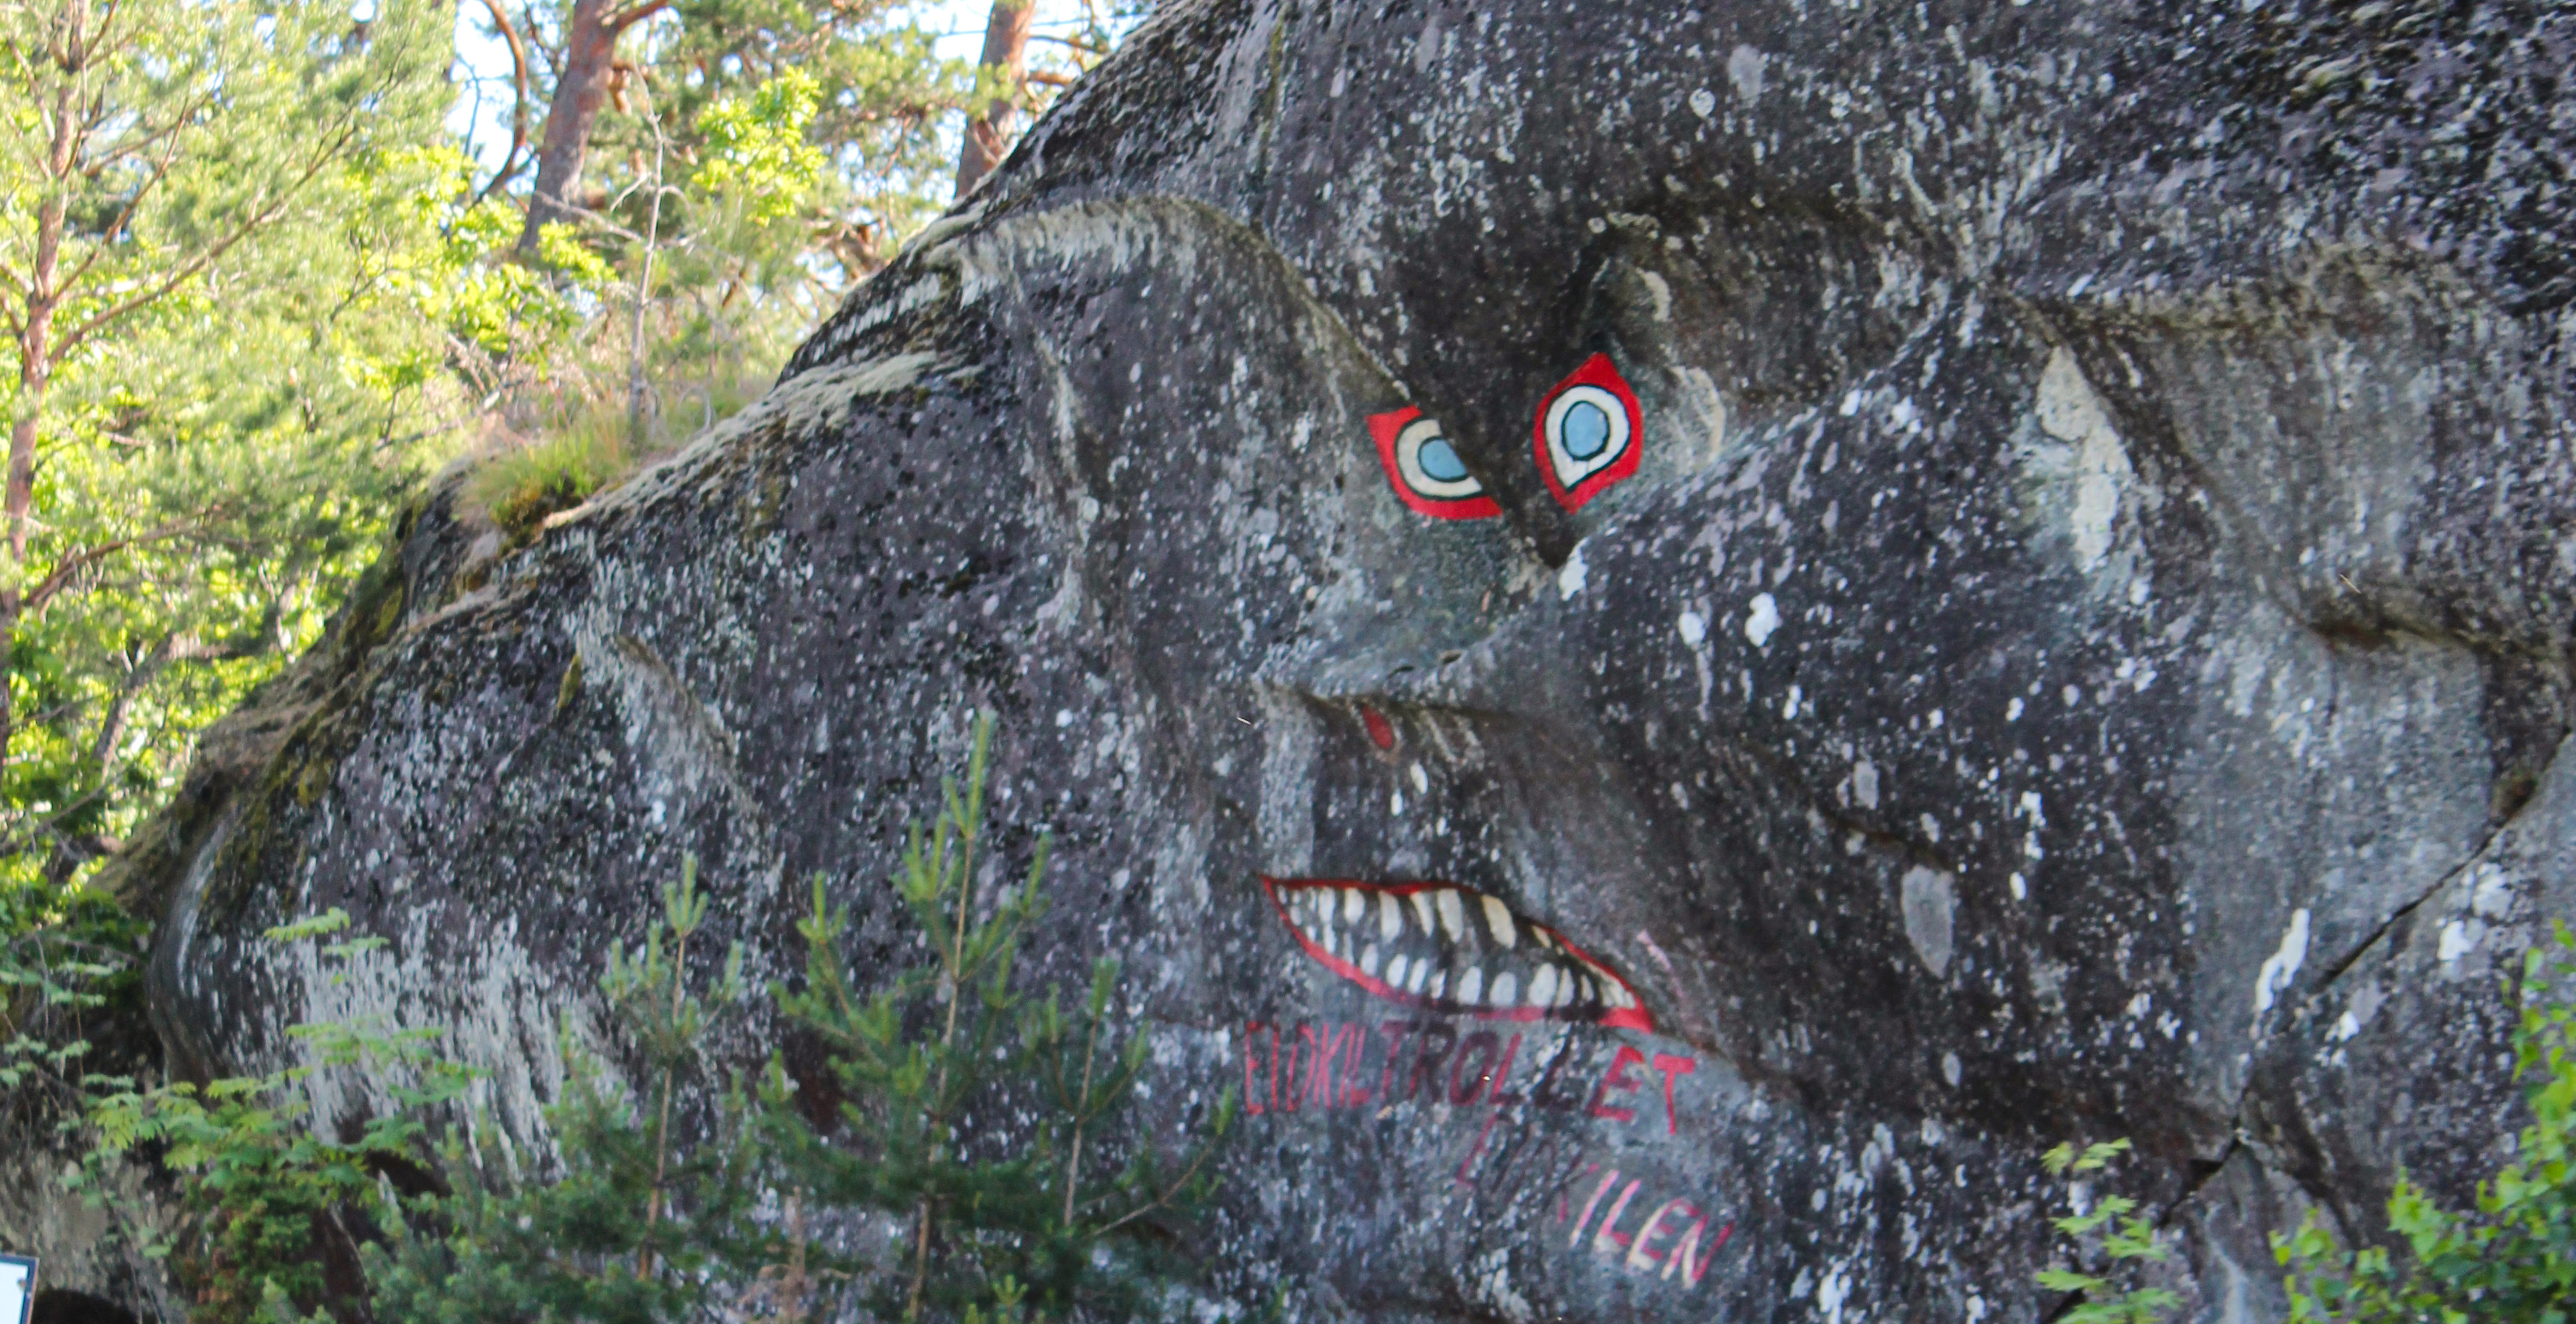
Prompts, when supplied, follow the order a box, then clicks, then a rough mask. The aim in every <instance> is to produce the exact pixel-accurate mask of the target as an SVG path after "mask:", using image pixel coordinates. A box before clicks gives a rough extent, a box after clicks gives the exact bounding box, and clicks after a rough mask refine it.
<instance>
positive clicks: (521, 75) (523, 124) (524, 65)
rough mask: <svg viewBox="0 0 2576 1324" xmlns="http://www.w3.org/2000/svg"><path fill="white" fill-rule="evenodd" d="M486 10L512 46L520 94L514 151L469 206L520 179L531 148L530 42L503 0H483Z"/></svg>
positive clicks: (513, 121) (513, 116)
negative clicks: (522, 155) (521, 34)
mask: <svg viewBox="0 0 2576 1324" xmlns="http://www.w3.org/2000/svg"><path fill="white" fill-rule="evenodd" d="M483 8H484V9H485V10H486V11H487V12H489V13H490V14H491V15H492V27H493V30H494V31H495V32H497V33H498V34H499V35H500V38H501V40H503V41H505V42H507V43H509V46H510V81H511V84H512V85H513V86H514V87H515V88H516V89H517V91H518V100H517V102H516V103H514V104H513V105H512V106H511V108H510V150H509V152H508V153H507V154H506V155H504V156H503V157H502V158H501V168H500V169H499V170H497V171H495V172H493V175H492V182H491V183H488V184H485V185H484V186H483V189H482V191H481V192H479V193H476V194H475V195H474V202H473V203H471V204H468V205H479V204H481V203H482V201H483V200H484V199H485V198H488V197H491V196H492V194H493V191H494V190H496V189H498V188H500V187H501V186H502V185H503V184H506V183H508V182H509V181H510V180H511V178H512V177H513V176H516V175H517V174H518V173H519V170H520V167H521V164H522V163H521V161H520V160H519V154H520V153H521V152H524V151H526V150H527V148H528V47H527V43H525V42H523V41H521V40H519V30H518V29H517V28H516V27H513V26H511V23H510V16H509V14H508V13H506V12H504V11H503V10H502V8H501V0H483Z"/></svg>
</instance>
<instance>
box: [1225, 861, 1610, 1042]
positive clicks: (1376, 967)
mask: <svg viewBox="0 0 2576 1324" xmlns="http://www.w3.org/2000/svg"><path fill="white" fill-rule="evenodd" d="M1261 886H1262V889H1263V890H1264V891H1266V892H1268V893H1269V894H1270V903H1271V904H1272V905H1274V906H1277V907H1278V908H1279V918H1281V919H1282V920H1285V921H1287V924H1288V931H1289V932H1291V933H1293V934H1295V935H1297V942H1298V944H1299V945H1300V946H1302V947H1304V948H1305V949H1306V954H1307V955H1309V956H1312V957H1314V958H1315V959H1316V960H1318V961H1320V962H1322V963H1323V964H1324V965H1325V966H1326V967H1328V968H1330V969H1331V970H1332V971H1333V973H1335V974H1338V975H1340V976H1341V977H1342V978H1344V979H1347V980H1349V981H1351V982H1352V983H1354V984H1357V985H1359V986H1360V987H1362V988H1364V989H1367V990H1368V991H1369V992H1371V993H1374V994H1376V995H1377V996H1379V997H1381V998H1384V999H1386V1000H1387V1001H1389V1002H1399V1003H1403V1004H1405V1005H1407V1006H1414V1007H1425V1008H1429V1009H1430V1010H1433V1011H1445V1012H1456V1013H1460V1014H1463V1015H1470V1016H1481V1017H1485V1018H1487V1019H1489V1020H1505V1021H1538V1020H1556V1021H1580V1022H1585V1023H1588V1024H1595V1025H1603V1026H1608V1027H1610V1028H1612V1029H1625V1030H1646V1031H1652V1030H1653V1029H1654V1028H1655V1018H1654V1016H1653V1015H1652V1014H1651V1013H1649V1012H1648V1011H1647V1010H1646V1008H1645V1004H1643V1003H1641V1002H1639V1001H1638V1000H1637V994H1636V991H1635V990H1633V989H1631V988H1629V987H1628V982H1627V981H1626V980H1624V979H1621V978H1620V977H1619V976H1617V975H1615V974H1612V973H1611V972H1610V967H1608V966H1606V965H1603V964H1602V963H1601V962H1599V961H1597V960H1594V959H1593V958H1592V957H1591V956H1590V955H1589V954H1588V953H1586V952H1585V951H1584V950H1583V949H1582V948H1579V947H1577V946H1575V945H1574V944H1573V943H1570V942H1567V941H1566V940H1565V936H1564V935H1563V934H1560V933H1558V932H1557V931H1556V930H1554V929H1551V928H1549V927H1548V926H1546V925H1544V924H1541V923H1539V922H1538V921H1536V920H1532V919H1528V918H1526V917H1524V916H1521V915H1517V914H1514V913H1513V912H1512V910H1511V908H1510V907H1508V906H1506V905H1504V904H1503V903H1502V902H1501V901H1500V900H1497V899H1496V898H1494V897H1490V896H1487V895H1485V894H1484V893H1482V892H1479V891H1477V890H1476V889H1474V888H1472V887H1466V886H1462V885H1460V884H1458V883H1443V882H1417V883H1357V882H1348V881H1344V880H1341V879H1329V878H1270V877H1266V876H1265V877H1264V878H1262V880H1261Z"/></svg>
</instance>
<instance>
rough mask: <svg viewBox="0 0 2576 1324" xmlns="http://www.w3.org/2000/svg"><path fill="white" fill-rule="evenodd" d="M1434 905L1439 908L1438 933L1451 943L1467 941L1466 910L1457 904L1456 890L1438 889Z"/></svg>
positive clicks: (1449, 888)
mask: <svg viewBox="0 0 2576 1324" xmlns="http://www.w3.org/2000/svg"><path fill="white" fill-rule="evenodd" d="M1436 904H1438V906H1439V907H1440V931H1441V932H1442V933H1443V934H1446V935H1448V938H1449V941H1451V942H1453V943H1462V942H1465V941H1467V909H1466V907H1464V906H1462V905H1460V904H1458V889H1456V888H1454V887H1444V888H1442V889H1440V899H1439V901H1438V902H1437V903H1436Z"/></svg>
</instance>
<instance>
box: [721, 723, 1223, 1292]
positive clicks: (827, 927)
mask: <svg viewBox="0 0 2576 1324" xmlns="http://www.w3.org/2000/svg"><path fill="white" fill-rule="evenodd" d="M991 740H992V719H991V718H990V717H989V716H986V717H981V718H979V719H978V720H977V722H976V725H975V732H974V745H973V752H972V754H971V756H970V758H969V761H968V764H967V771H966V779H965V783H964V785H963V786H962V787H961V786H960V785H959V784H958V783H957V781H956V779H954V778H949V779H944V780H943V782H942V784H941V790H942V808H941V812H940V814H939V816H938V818H937V819H936V820H935V822H934V823H933V824H932V826H931V828H930V830H929V831H928V832H927V833H924V832H923V831H922V830H921V827H920V825H919V824H918V823H917V822H916V823H915V824H914V825H913V828H912V830H911V834H910V837H909V840H908V841H907V843H906V846H905V850H904V855H903V862H902V870H901V872H900V873H899V874H898V875H897V877H896V880H895V881H896V885H897V889H898V891H899V892H900V894H901V896H902V898H903V900H904V903H905V905H906V906H907V908H908V909H909V910H910V911H911V913H912V915H913V917H914V919H915V920H916V922H918V923H919V924H920V926H921V930H922V935H923V939H924V942H925V944H926V945H927V946H928V947H929V948H930V950H931V951H932V952H933V953H934V954H935V960H934V961H933V962H932V963H931V964H928V965H924V966H921V967H919V968H916V969H913V970H909V971H905V972H903V973H900V974H898V975H896V976H894V978H893V979H892V980H891V981H890V982H889V984H888V985H887V986H886V987H884V988H882V989H880V990H879V991H877V992H875V993H873V994H862V993H861V992H860V991H859V989H858V988H857V987H856V986H855V985H854V983H853V981H852V978H851V975H850V971H849V969H848V967H847V966H846V965H845V963H844V962H843V959H842V956H841V951H840V942H841V938H842V936H843V934H844V933H845V932H846V931H847V928H848V924H849V916H848V912H847V911H846V910H843V909H840V908H836V907H833V906H831V905H829V904H828V903H827V902H826V901H825V899H824V895H823V881H822V879H820V878H819V877H818V878H817V879H816V880H815V882H814V894H813V903H812V911H811V913H810V914H809V915H808V917H807V918H806V919H805V920H804V921H803V922H802V923H800V924H799V925H798V926H797V928H798V932H799V933H800V934H802V935H803V936H804V938H805V942H806V968H805V984H804V987H803V988H801V989H797V990H792V991H791V990H787V989H783V988H782V989H780V990H779V991H778V999H779V1006H780V1008H781V1010H782V1011H784V1012H785V1013H786V1015H787V1016H788V1017H789V1018H791V1019H792V1020H794V1021H796V1022H798V1023H799V1024H802V1025H804V1026H806V1027H807V1028H809V1029H810V1030H811V1031H813V1032H814V1033H815V1034H816V1035H817V1036H818V1037H819V1038H820V1039H821V1041H822V1042H823V1044H824V1046H825V1049H826V1051H827V1053H828V1055H829V1057H830V1064H831V1070H832V1071H833V1073H834V1076H835V1077H836V1080H837V1083H838V1085H839V1086H840V1088H841V1090H842V1092H843V1094H844V1096H845V1097H844V1098H843V1100H842V1103H841V1106H840V1109H839V1113H840V1116H839V1121H840V1122H841V1123H843V1124H845V1126H846V1134H845V1135H844V1136H841V1137H838V1138H835V1137H832V1136H826V1135H823V1134H820V1133H817V1132H816V1131H814V1130H813V1129H812V1128H811V1127H810V1126H809V1125H807V1124H806V1123H805V1121H804V1119H803V1115H802V1114H801V1113H798V1112H796V1111H795V1110H794V1109H793V1108H792V1107H790V1106H789V1101H788V1100H787V1098H786V1097H785V1096H786V1090H785V1088H784V1085H783V1076H782V1075H781V1073H780V1072H779V1071H778V1070H777V1069H776V1068H775V1067H773V1069H772V1078H773V1081H774V1082H777V1083H776V1084H774V1086H773V1090H772V1106H773V1115H774V1116H775V1117H776V1118H777V1119H778V1120H779V1129H780V1130H781V1131H782V1132H783V1133H785V1134H786V1135H787V1136H788V1137H789V1138H788V1139H787V1140H786V1141H784V1142H783V1143H782V1146H781V1152H782V1154H786V1155H790V1156H789V1157H785V1158H783V1159H782V1163H783V1165H784V1166H785V1167H786V1168H787V1169H789V1170H791V1171H795V1172H799V1173H801V1174H803V1182H804V1184H805V1186H806V1188H807V1189H810V1190H811V1192H812V1193H813V1195H814V1197H815V1198H816V1199H817V1200H819V1201H821V1202H823V1203H827V1204H842V1205H855V1206H861V1207H866V1208H871V1209H875V1210H878V1211H880V1212H882V1213H885V1214H889V1215H893V1216H895V1217H896V1218H897V1219H899V1220H904V1221H905V1223H906V1227H905V1232H904V1235H903V1236H902V1238H901V1241H900V1243H899V1246H900V1253H899V1255H898V1256H897V1257H896V1258H895V1260H894V1261H893V1262H891V1263H878V1264H875V1265H863V1264H853V1265H851V1266H850V1268H849V1270H848V1272H850V1273H852V1274H853V1276H865V1277H867V1278H869V1279H870V1280H871V1281H872V1282H873V1285H874V1288H875V1292H874V1295H875V1301H874V1305H875V1307H876V1309H878V1310H879V1311H880V1312H881V1313H883V1314H885V1315H889V1316H893V1317H898V1318H902V1319H905V1320H918V1319H932V1318H937V1319H962V1320H967V1321H984V1320H1004V1319H1010V1320H1020V1319H1044V1318H1062V1317H1065V1316H1066V1315H1068V1314H1070V1313H1071V1312H1072V1311H1073V1310H1074V1309H1075V1308H1076V1307H1077V1306H1083V1307H1090V1308H1092V1309H1095V1310H1102V1309H1105V1310H1110V1311H1112V1312H1113V1313H1117V1314H1120V1315H1123V1316H1126V1317H1134V1316H1135V1315H1137V1314H1139V1313H1143V1311H1142V1310H1141V1309H1140V1308H1139V1307H1140V1306H1142V1305H1143V1304H1145V1303H1146V1302H1147V1299H1148V1297H1149V1296H1150V1295H1151V1289H1152V1287H1153V1285H1154V1284H1156V1283H1158V1282H1163V1281H1168V1274H1169V1271H1170V1270H1171V1268H1172V1266H1171V1265H1170V1264H1168V1263H1165V1262H1163V1261H1161V1260H1158V1259H1155V1258H1153V1257H1152V1256H1150V1255H1149V1254H1147V1253H1146V1249H1145V1247H1146V1244H1147V1243H1146V1239H1145V1238H1143V1237H1141V1236H1140V1235H1139V1234H1140V1233H1141V1232H1143V1231H1144V1224H1143V1222H1142V1220H1144V1219H1145V1218H1146V1216H1147V1215H1149V1214H1151V1213H1153V1212H1155V1211H1157V1210H1180V1209H1184V1208H1186V1207H1188V1206H1189V1205H1191V1204H1193V1203H1195V1202H1196V1201H1198V1200H1200V1199H1203V1198H1204V1197H1205V1195H1206V1193H1207V1191H1208V1189H1209V1185H1210V1183H1209V1182H1208V1180H1207V1179H1204V1178H1202V1177H1200V1176H1199V1173H1200V1171H1201V1169H1203V1168H1204V1166H1205V1164H1206V1161H1207V1158H1208V1156H1209V1152H1210V1147H1211V1146H1212V1145H1213V1144H1214V1143H1215V1140H1216V1138H1217V1137H1219V1136H1221V1135H1222V1133H1223V1130H1224V1128H1225V1125H1226V1123H1227V1121H1228V1120H1229V1115H1230V1112H1231V1107H1232V1104H1231V1098H1230V1096H1229V1098H1228V1099H1227V1100H1226V1101H1224V1102H1222V1103H1220V1104H1219V1106H1218V1108H1217V1109H1216V1111H1215V1115H1214V1116H1213V1117H1212V1118H1211V1125H1210V1136H1209V1139H1208V1141H1207V1142H1206V1143H1204V1144H1202V1145H1201V1146H1199V1147H1198V1148H1197V1150H1196V1151H1195V1152H1194V1153H1193V1154H1191V1155H1190V1156H1189V1157H1188V1158H1187V1159H1186V1161H1185V1162H1183V1163H1182V1164H1181V1165H1180V1171H1179V1173H1178V1174H1177V1175H1175V1176H1170V1177H1166V1176H1165V1175H1164V1174H1163V1173H1162V1171H1161V1170H1160V1168H1159V1166H1158V1165H1157V1162H1156V1160H1155V1158H1154V1156H1153V1154H1152V1152H1151V1147H1150V1146H1146V1145H1139V1146H1137V1147H1136V1153H1135V1155H1134V1157H1132V1158H1131V1159H1130V1160H1129V1161H1128V1162H1127V1163H1126V1164H1124V1165H1123V1166H1122V1167H1120V1168H1119V1169H1118V1170H1117V1172H1116V1174H1115V1175H1114V1176H1112V1177H1110V1178H1109V1179H1108V1180H1107V1181H1106V1182H1105V1183H1103V1182H1100V1181H1099V1180H1097V1179H1096V1178H1095V1177H1094V1176H1093V1173H1092V1169H1091V1167H1088V1166H1086V1165H1087V1164H1092V1163H1095V1162H1096V1160H1097V1159H1098V1158H1099V1157H1100V1155H1101V1151H1102V1147H1103V1142H1104V1140H1105V1139H1106V1138H1108V1137H1109V1136H1110V1135H1111V1134H1112V1133H1113V1132H1114V1131H1115V1130H1116V1129H1117V1123H1118V1122H1119V1120H1120V1118H1121V1115H1122V1113H1123V1110H1124V1109H1125V1107H1126V1105H1127V1104H1128V1103H1129V1102H1130V1101H1131V1100H1132V1098H1133V1095H1134V1086H1135V1083H1136V1079H1137V1076H1138V1074H1139V1072H1141V1071H1142V1069H1143V1067H1144V1063H1145V1058H1144V1053H1145V1044H1144V1040H1143V1039H1142V1038H1137V1037H1131V1038H1129V1040H1128V1042H1127V1044H1126V1046H1125V1047H1124V1048H1123V1049H1122V1048H1119V1047H1117V1046H1116V1045H1114V1044H1113V1043H1112V1042H1111V1041H1112V1040H1113V1039H1114V1038H1115V1037H1116V1035H1115V1032H1114V1030H1113V1028H1112V1026H1111V1024H1110V1014H1109V1010H1110V1003H1111V1000H1112V995H1113V993H1114V990H1115V986H1116V981H1117V967H1116V965H1115V963H1112V962H1102V963H1100V964H1099V965H1096V966H1095V967H1094V968H1093V970H1092V981H1091V987H1090V990H1089V994H1088V996H1087V997H1086V998H1085V999H1084V1001H1083V1003H1082V1005H1081V1007H1080V1008H1079V1009H1078V1010H1076V1011H1074V1012H1073V1013H1071V1014H1067V1013H1066V1012H1065V1011H1064V1010H1063V1008H1062V1006H1061V1002H1060V1000H1059V998H1058V997H1056V996H1054V995H1052V994H1051V995H1050V996H1049V998H1048V1000H1047V1001H1046V1002H1044V1003H1042V1004H1040V1003H1035V1002H1033V1001H1031V1000H1030V999H1029V998H1028V997H1027V995H1026V994H1024V993H1022V992H1019V991H1017V990H1015V989H1014V988H1013V987H1012V979H1011V975H1012V969H1013V964H1014V962H1015V960H1016V959H1017V956H1018V953H1019V944H1020V940H1021V938H1022V937H1023V936H1024V935H1025V934H1026V933H1027V931H1028V930H1029V928H1030V927H1031V926H1032V925H1033V924H1034V923H1035V922H1036V921H1037V920H1038V918H1039V917H1040V916H1041V915H1043V914H1044V913H1045V909H1046V901H1045V897H1044V895H1043V894H1042V892H1041V890H1040V884H1041V882H1042V880H1043V878H1044V876H1045V872H1046V857H1047V843H1046V841H1045V839H1044V838H1041V839H1040V840H1039V842H1038V845H1037V849H1036V851H1035V853H1034V857H1033V859H1032V860H1031V862H1030V865H1029V870H1028V874H1027V877H1026V879H1025V881H1023V882H1022V883H1021V884H1020V885H1019V886H1016V887H1007V886H1006V887H1004V888H1003V889H1002V890H1001V892H1000V894H999V895H998V896H996V897H995V898H993V901H992V904H991V907H990V908H989V910H988V911H986V912H985V913H984V914H983V915H982V916H981V917H980V918H979V917H978V916H977V913H976V905H975V896H974V890H975V889H974V884H973V880H974V872H975V867H976V864H977V862H978V861H977V852H978V849H979V847H980V845H981V842H982V837H983V831H984V793H985V785H986V779H987V772H988V766H989V764H988V759H989V754H990V749H991ZM1030 1103H1036V1104H1040V1105H1042V1106H1041V1107H1040V1108H1039V1110H1038V1112H1039V1116H1038V1117H1037V1118H1036V1120H1034V1121H1033V1122H1031V1123H1029V1125H1030V1127H1031V1129H1030V1131H1029V1132H1028V1133H1026V1134H1023V1135H1021V1136H1017V1137H1004V1136H1002V1135H1000V1134H998V1133H997V1132H996V1131H993V1130H984V1129H979V1128H978V1127H976V1126H975V1125H974V1124H973V1123H974V1122H975V1121H976V1120H977V1119H979V1118H984V1119H990V1118H994V1117H997V1116H1000V1115H1002V1114H1004V1113H1005V1112H1008V1111H1015V1110H1017V1108H1019V1107H1024V1106H1025V1105H1027V1104H1030Z"/></svg>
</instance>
